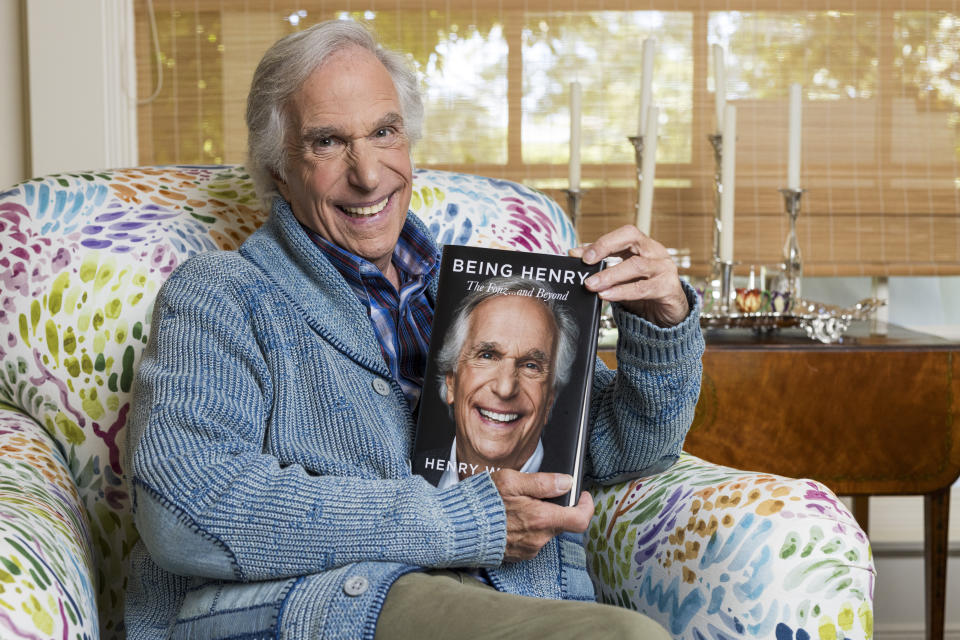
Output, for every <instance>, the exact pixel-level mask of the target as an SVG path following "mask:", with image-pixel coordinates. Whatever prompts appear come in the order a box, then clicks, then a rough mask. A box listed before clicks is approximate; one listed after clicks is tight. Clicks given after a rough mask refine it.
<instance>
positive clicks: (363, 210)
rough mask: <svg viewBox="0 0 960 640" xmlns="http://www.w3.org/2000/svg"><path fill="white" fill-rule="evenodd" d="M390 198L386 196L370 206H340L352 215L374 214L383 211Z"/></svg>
mask: <svg viewBox="0 0 960 640" xmlns="http://www.w3.org/2000/svg"><path fill="white" fill-rule="evenodd" d="M389 200H390V198H389V197H387V198H384V199H383V200H381V201H380V202H378V203H376V204H374V205H371V206H369V207H340V208H341V209H343V210H344V211H346V212H347V213H349V214H350V215H352V216H373V215H376V214H378V213H380V212H381V211H383V210H384V208H385V207H386V206H387V202H388V201H389Z"/></svg>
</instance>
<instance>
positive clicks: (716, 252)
mask: <svg viewBox="0 0 960 640" xmlns="http://www.w3.org/2000/svg"><path fill="white" fill-rule="evenodd" d="M707 138H708V139H709V140H710V144H711V145H713V162H714V165H713V166H714V168H713V198H714V200H713V263H714V264H717V263H719V262H720V236H721V235H722V234H723V222H721V220H720V200H721V199H722V196H723V178H722V174H721V171H720V169H721V165H722V164H723V136H722V135H721V134H719V133H711V134H710V135H708V136H707Z"/></svg>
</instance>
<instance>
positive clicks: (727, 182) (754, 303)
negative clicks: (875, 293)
mask: <svg viewBox="0 0 960 640" xmlns="http://www.w3.org/2000/svg"><path fill="white" fill-rule="evenodd" d="M722 56H723V50H722V49H720V48H719V47H717V46H716V45H715V48H714V61H715V64H716V65H717V67H716V71H715V76H716V78H717V82H718V86H717V91H718V94H719V93H720V88H721V87H720V84H719V83H720V82H721V81H722V78H723V77H724V75H725V73H724V70H723V57H722ZM801 100H802V95H801V87H800V85H798V84H794V85H791V87H790V107H789V114H790V115H789V119H790V123H789V136H788V153H787V187H786V188H783V189H780V193H781V194H783V199H784V205H785V208H786V212H787V215H788V216H789V220H790V230H789V232H788V234H787V239H786V242H785V244H784V249H783V265H782V269H783V274H782V278H778V279H777V284H776V287H775V288H773V287H771V288H769V289H768V288H765V287H766V286H767V282H766V279H767V278H766V274H765V268H761V276H760V286H759V287H756V286H755V283H754V282H751V284H750V285H749V286H748V287H746V288H741V289H736V290H735V294H734V298H733V304H731V301H730V292H731V284H730V282H731V280H732V269H733V265H734V264H736V263H734V262H733V190H734V177H733V165H734V163H735V161H736V155H735V154H736V151H735V146H734V140H735V138H736V111H734V110H733V109H734V108H733V107H731V106H730V105H726V106H723V99H722V96H720V95H718V97H717V114H718V123H717V129H718V133H716V134H714V135H711V136H710V142H711V144H712V145H713V149H714V158H715V160H716V164H717V167H718V168H717V170H716V173H715V178H714V183H715V186H716V202H717V213H715V215H714V253H713V261H712V266H711V270H710V275H709V276H708V277H707V281H706V283H705V285H704V287H703V300H704V305H703V313H702V314H701V324H702V325H703V326H704V328H711V329H726V328H750V329H754V330H756V331H772V330H776V329H781V328H786V327H800V328H802V329H803V330H804V331H805V332H806V334H807V335H808V336H809V337H810V338H813V339H815V340H819V341H821V342H825V343H830V342H837V341H839V340H841V339H842V337H843V333H844V332H845V331H846V330H847V329H848V328H849V327H850V323H851V322H852V321H854V320H866V319H868V318H869V316H870V315H871V314H872V313H873V312H874V311H876V309H878V308H879V307H881V306H883V305H884V304H885V301H883V300H879V299H876V298H868V299H865V300H861V301H860V302H858V303H857V304H855V305H854V306H852V307H839V306H834V305H826V304H822V303H818V302H813V301H810V300H805V299H804V298H803V297H802V295H801V282H802V277H803V259H802V257H801V251H800V243H799V240H798V236H797V217H798V216H799V214H800V198H801V196H802V195H803V193H804V191H805V190H804V189H802V188H800V148H801ZM721 113H723V118H722V120H721V119H720V114H721ZM725 138H726V145H724V139H725ZM725 146H726V148H725ZM754 275H755V273H754V272H753V271H752V272H751V276H754ZM751 280H753V278H752V277H751Z"/></svg>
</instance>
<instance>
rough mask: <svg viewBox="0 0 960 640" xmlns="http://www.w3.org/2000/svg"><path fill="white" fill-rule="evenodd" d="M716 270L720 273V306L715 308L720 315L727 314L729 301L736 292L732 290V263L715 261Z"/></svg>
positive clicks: (729, 308)
mask: <svg viewBox="0 0 960 640" xmlns="http://www.w3.org/2000/svg"><path fill="white" fill-rule="evenodd" d="M716 265H717V270H718V271H719V273H720V300H718V302H719V303H720V308H719V309H717V311H719V313H720V314H721V315H727V314H729V313H730V310H731V307H732V305H731V303H732V302H733V301H734V300H735V298H736V294H735V293H734V290H733V263H732V262H720V261H719V260H718V261H717V262H716Z"/></svg>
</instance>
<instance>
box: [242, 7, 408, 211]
mask: <svg viewBox="0 0 960 640" xmlns="http://www.w3.org/2000/svg"><path fill="white" fill-rule="evenodd" d="M351 46H358V47H362V48H364V49H366V50H368V51H370V52H371V53H373V54H374V55H375V56H376V57H377V59H378V60H379V61H380V62H381V63H382V64H383V66H384V67H386V69H387V72H388V73H389V74H390V77H391V78H393V86H394V87H395V88H396V91H397V98H398V99H399V101H400V110H401V112H402V113H401V114H400V115H401V117H403V125H404V133H405V135H406V137H407V140H408V141H409V142H410V147H411V148H413V145H414V144H415V143H416V142H417V140H419V139H420V136H421V134H422V132H423V101H422V99H421V96H420V88H419V84H418V82H417V75H416V73H414V71H413V70H412V69H411V68H410V67H409V66H408V64H407V61H406V60H405V59H404V57H403V56H402V55H401V54H399V53H396V52H394V51H390V50H388V49H384V48H383V47H382V46H380V45H379V44H378V43H377V41H376V40H375V39H374V37H373V35H372V34H371V33H370V32H369V31H368V30H367V29H366V28H365V27H363V26H362V25H360V24H358V23H356V22H353V21H350V20H330V21H327V22H321V23H320V24H316V25H314V26H312V27H310V28H309V29H306V30H304V31H299V32H297V33H291V34H290V35H288V36H285V37H283V38H281V39H280V40H278V41H277V42H276V43H274V45H273V46H272V47H270V49H268V50H267V52H266V53H265V54H263V58H262V59H261V60H260V64H259V65H257V70H256V71H255V72H254V74H253V81H252V82H251V83H250V93H249V95H248V96H247V134H248V138H247V154H248V159H247V170H248V171H250V177H251V178H252V179H253V184H254V186H255V187H256V190H257V195H258V196H259V198H260V200H261V201H262V202H263V203H264V206H266V207H267V209H268V210H269V208H270V206H271V204H272V201H273V198H274V197H275V196H277V195H279V192H278V191H277V186H276V184H275V182H274V176H279V177H280V178H281V179H285V178H286V171H285V170H286V165H287V160H288V158H287V146H286V142H287V135H288V131H287V128H288V126H289V122H288V120H289V117H288V114H287V109H286V107H287V103H288V101H289V100H290V98H291V96H293V94H294V93H296V92H297V91H298V90H299V89H300V87H301V86H302V85H303V83H304V82H306V80H307V78H308V77H309V76H310V74H311V73H313V72H314V71H315V70H316V69H317V68H318V67H320V66H321V65H322V64H323V63H324V61H325V60H326V59H327V58H328V57H329V56H330V55H331V54H333V53H336V52H338V51H340V50H342V49H345V48H348V47H351Z"/></svg>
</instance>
